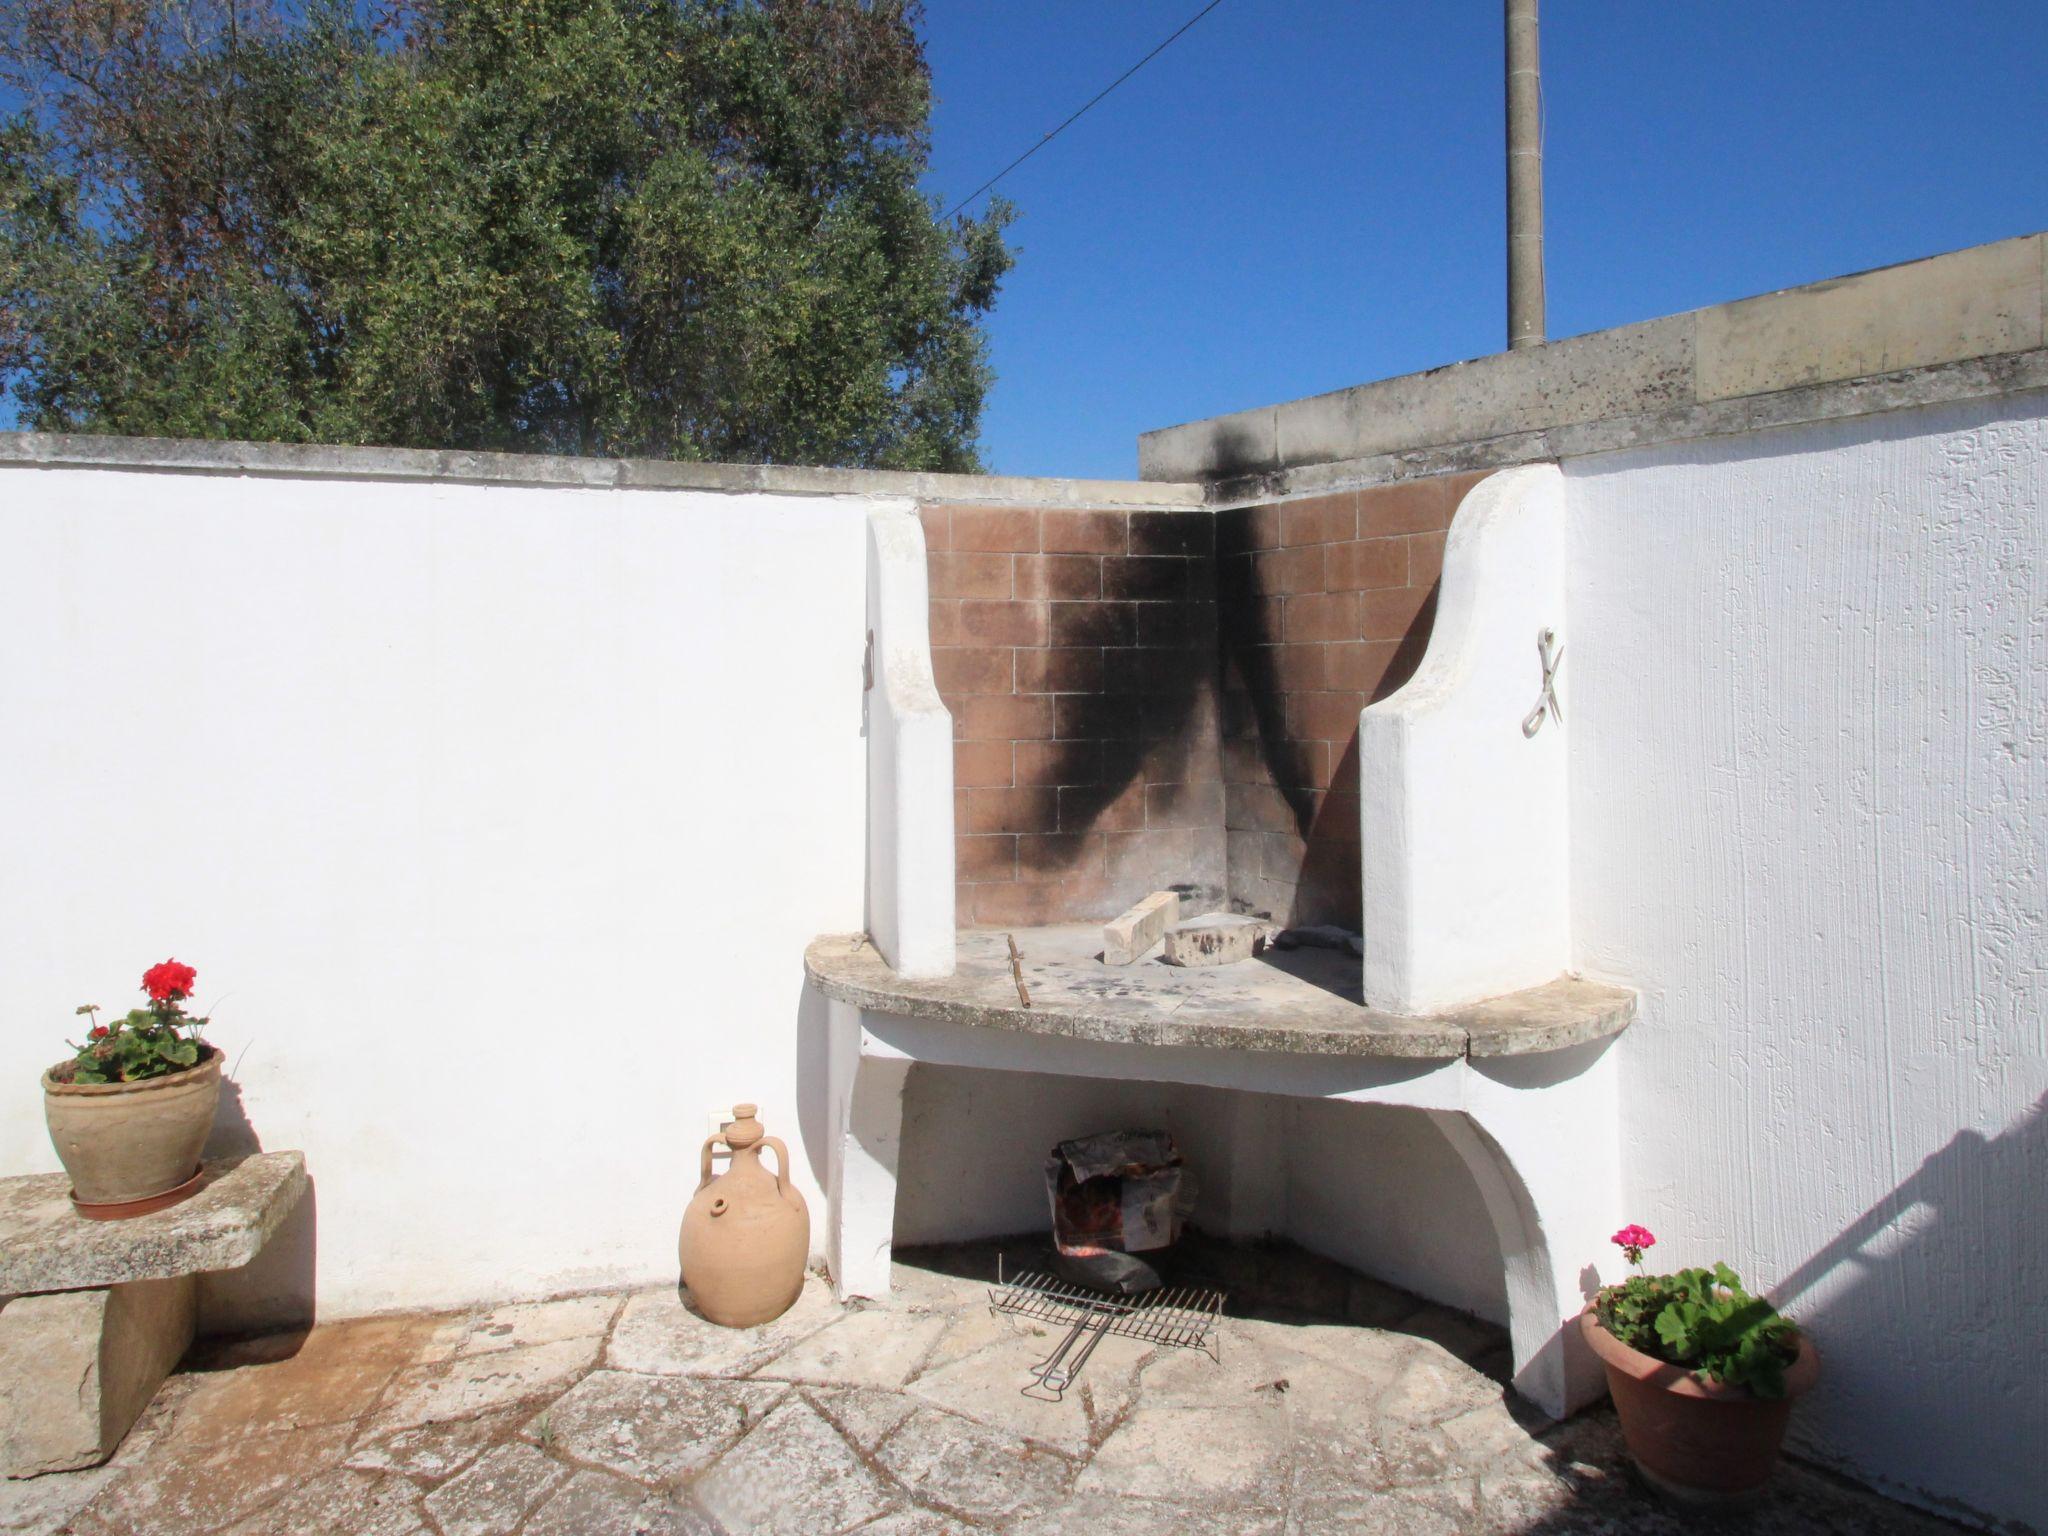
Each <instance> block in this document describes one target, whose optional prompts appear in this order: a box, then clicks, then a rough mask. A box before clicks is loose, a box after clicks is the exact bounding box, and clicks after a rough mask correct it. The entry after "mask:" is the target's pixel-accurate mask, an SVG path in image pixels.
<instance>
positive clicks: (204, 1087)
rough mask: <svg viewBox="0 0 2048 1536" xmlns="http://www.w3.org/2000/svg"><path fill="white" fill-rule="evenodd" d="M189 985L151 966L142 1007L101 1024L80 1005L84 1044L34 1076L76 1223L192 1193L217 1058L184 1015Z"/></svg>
mask: <svg viewBox="0 0 2048 1536" xmlns="http://www.w3.org/2000/svg"><path fill="white" fill-rule="evenodd" d="M198 979H199V975H198V972H196V971H194V970H193V969H192V967H191V966H189V965H181V964H180V963H179V962H177V961H176V960H166V961H164V962H163V963H162V964H161V965H153V966H151V967H150V968H149V969H148V970H147V971H144V972H143V973H142V990H143V991H144V992H145V993H146V994H147V995H148V997H149V1006H148V1007H146V1008H136V1009H133V1010H131V1011H130V1012H129V1013H128V1014H127V1016H126V1017H124V1018H120V1019H117V1020H115V1021H114V1022H113V1023H111V1024H102V1023H101V1022H100V1020H99V1009H98V1007H97V1006H95V1005H94V1004H91V1003H87V1004H86V1005H85V1006H83V1007H81V1008H80V1009H79V1010H78V1012H79V1014H80V1015H82V1016H83V1017H85V1018H88V1019H90V1020H91V1021H92V1022H91V1024H90V1026H89V1027H88V1028H87V1030H86V1037H85V1043H84V1044H83V1045H73V1046H72V1052H73V1054H72V1057H71V1059H70V1060H69V1061H61V1062H59V1063H58V1064H57V1065H56V1066H54V1067H52V1068H50V1070H49V1071H47V1072H45V1073H44V1074H43V1117H44V1119H45V1120H46V1121H47V1122H48V1124H49V1127H50V1140H51V1141H52V1142H54V1143H55V1144H56V1148H57V1156H58V1158H59V1159H60V1160H61V1161H62V1162H63V1164H64V1171H65V1172H66V1173H68V1174H70V1175H71V1200H72V1203H73V1204H74V1205H75V1206H77V1208H78V1210H79V1212H80V1213H81V1214H82V1215H86V1216H91V1217H96V1218H100V1219H110V1218H119V1217H125V1216H141V1215H146V1214H148V1213H149V1212H150V1211H156V1210H162V1209H163V1208H164V1207H165V1206H167V1205H174V1204H176V1203H177V1202H178V1201H179V1200H182V1199H184V1198H185V1197H186V1196H188V1195H190V1194H192V1193H194V1192H195V1191H196V1190H197V1189H198V1187H199V1153H200V1149H201V1148H203V1147H204V1146H205V1145H206V1137H207V1134H208V1132H210V1131H211V1130H212V1129H213V1112H214V1108H215V1106H216V1105H217V1104H218V1103H219V1102H220V1066H221V1055H220V1052H219V1051H218V1050H216V1049H215V1048H214V1047H213V1046H211V1045H208V1044H207V1043H206V1041H205V1040H203V1039H201V1038H200V1033H199V1032H200V1030H201V1029H203V1028H204V1027H205V1025H206V1022H207V1021H206V1020H205V1019H203V1018H195V1017H193V1016H192V1015H190V1014H188V1013H186V1012H185V1001H186V999H187V998H189V997H191V995H192V987H193V984H194V983H195V982H196V981H197V980H198ZM67 1043H69V1042H67Z"/></svg>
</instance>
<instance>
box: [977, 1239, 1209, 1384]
mask: <svg viewBox="0 0 2048 1536" xmlns="http://www.w3.org/2000/svg"><path fill="white" fill-rule="evenodd" d="M988 1299H989V1306H990V1307H991V1308H992V1309H993V1310H995V1311H997V1312H1007V1313H1010V1314H1011V1315H1012V1316H1015V1317H1024V1318H1029V1319H1031V1320H1032V1321H1034V1322H1041V1323H1051V1324H1053V1325H1054V1326H1055V1327H1064V1328H1065V1329H1066V1330H1067V1333H1066V1337H1065V1338H1063V1339H1061V1340H1060V1343H1059V1347H1058V1348H1056V1349H1055V1350H1054V1351H1053V1352H1052V1353H1051V1354H1050V1355H1049V1356H1047V1357H1046V1358H1045V1359H1044V1360H1042V1361H1040V1362H1039V1363H1038V1364H1037V1365H1035V1366H1033V1367H1032V1371H1031V1374H1032V1384H1031V1385H1030V1386H1028V1387H1026V1388H1024V1395H1025V1396H1026V1397H1030V1396H1032V1395H1034V1392H1036V1391H1044V1392H1047V1393H1050V1394H1051V1396H1052V1400H1053V1401H1054V1402H1057V1401H1059V1399H1060V1398H1061V1397H1062V1396H1063V1395H1064V1394H1065V1393H1066V1390H1067V1388H1068V1387H1071V1386H1072V1385H1073V1384H1074V1382H1075V1381H1076V1380H1077V1379H1078V1378H1079V1376H1080V1374H1081V1368H1082V1367H1083V1366H1084V1365H1086V1364H1087V1363H1088V1357H1089V1356H1090V1355H1092V1354H1094V1353H1095V1346H1096V1345H1097V1344H1100V1343H1101V1342H1102V1341H1103V1339H1104V1338H1106V1337H1108V1336H1110V1335H1112V1334H1114V1335H1115V1336H1116V1337H1118V1338H1120V1339H1137V1340H1139V1341H1140V1342H1141V1343H1145V1344H1164V1345H1170V1346H1172V1347H1173V1348H1176V1349H1199V1350H1201V1351H1202V1353H1204V1354H1205V1355H1207V1356H1208V1357H1209V1358H1210V1359H1211V1360H1215V1361H1217V1362H1218V1363H1219V1364H1220V1363H1221V1361H1222V1355H1221V1354H1220V1353H1219V1349H1218V1346H1217V1344H1216V1342H1215V1337H1214V1336H1215V1330H1216V1322H1217V1319H1219V1318H1220V1317H1221V1316H1222V1315H1223V1293H1222V1292H1221V1291H1212V1290H1205V1289H1203V1288H1201V1287H1198V1286H1178V1287H1170V1288H1168V1289H1166V1290H1160V1291H1147V1292H1144V1293H1143V1294H1141V1295H1137V1296H1112V1295H1111V1294H1109V1293H1108V1292H1107V1291H1096V1290H1090V1289H1089V1288H1088V1287H1086V1286H1081V1285H1073V1284H1071V1283H1069V1282H1068V1281H1065V1280H1061V1279H1058V1278H1056V1277H1055V1276H1052V1275H1047V1274H1041V1273H1039V1272H1038V1271H1036V1270H1028V1271H1026V1272H1025V1273H1023V1274H1021V1275H1016V1276H1013V1277H1010V1278H1007V1279H1006V1278H1004V1276H1003V1273H1002V1260H1001V1259H1000V1258H998V1259H997V1261H996V1286H995V1289H994V1290H992V1291H990V1292H989V1297H988Z"/></svg>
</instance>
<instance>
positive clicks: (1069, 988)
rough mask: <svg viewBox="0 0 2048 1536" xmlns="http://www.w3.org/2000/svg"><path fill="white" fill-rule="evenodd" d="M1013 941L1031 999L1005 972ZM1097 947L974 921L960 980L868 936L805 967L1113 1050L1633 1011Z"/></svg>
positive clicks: (866, 1002) (1565, 991) (831, 993)
mask: <svg viewBox="0 0 2048 1536" xmlns="http://www.w3.org/2000/svg"><path fill="white" fill-rule="evenodd" d="M1013 935H1014V937H1015V938H1016V941H1017V948H1018V950H1019V952H1020V953H1021V955H1022V957H1023V967H1022V968H1023V972H1024V983H1025V986H1026V988H1027V989H1028V990H1029V992H1030V994H1031V1002H1030V1006H1029V1007H1026V1006H1025V1005H1024V1004H1023V1002H1022V1001H1021V1000H1020V999H1019V998H1018V995H1017V986H1016V981H1015V979H1014V977H1013V976H1012V975H1011V971H1010V960H1009V947H1008V940H1009V939H1010V938H1011V937H1012V936H1013ZM1101 949H1102V927H1101V925H1100V924H1058V925H1055V926H1052V927H1046V928H1030V929H1024V928H1019V929H1015V930H1008V931H999V930H994V929H969V930H965V931H963V932H962V933H961V934H960V937H959V946H958V954H959V959H958V966H957V969H956V970H955V971H954V973H953V974H952V975H951V976H947V977H942V978H938V979H935V980H912V979H910V978H907V977H903V976H898V975H897V974H896V973H895V972H894V971H893V970H891V969H890V968H889V966H888V964H887V962H885V961H884V960H883V959H882V958H881V956H880V955H879V954H878V953H877V952H876V950H875V946H874V945H873V944H871V943H868V942H866V941H865V940H864V939H862V938H860V937H859V936H857V935H851V934H834V935H828V936H826V937H823V938H819V939H816V940H813V941H812V943H811V946H810V948H809V949H807V950H806V951H805V952H804V972H805V974H806V975H807V976H808V977H809V978H810V981H811V984H812V985H813V986H815V987H817V988H818V990H819V991H820V992H822V993H823V994H824V995H825V996H826V997H829V998H832V999H834V1000H835V1001H838V1002H843V1003H850V1004H852V1005H853V1006H855V1007H858V1008H866V1009H870V1010H872V1011H874V1012H877V1013H893V1014H899V1015H903V1016H906V1017H909V1018H920V1019H937V1020H939V1021H941V1022H944V1023H949V1024H958V1025H962V1026H965V1027H968V1028H978V1029H1000V1030H1009V1031H1016V1032H1022V1033H1025V1034H1038V1035H1052V1036H1059V1037H1064V1038H1067V1039H1074V1040H1094V1041H1099V1042H1103V1043H1106V1044H1111V1045H1164V1046H1196V1047H1202V1048H1207V1049H1213V1050H1228V1051H1259V1052H1270V1053H1282V1054H1290V1055H1308V1056H1392V1057H1403V1058H1408V1059H1411V1060H1413V1059H1420V1060H1438V1061H1442V1060H1452V1059H1455V1058H1458V1057H1461V1056H1471V1057H1480V1056H1521V1055H1528V1054H1530V1053H1532V1052H1537V1051H1554V1050H1561V1049H1563V1048H1564V1047H1566V1046H1572V1045H1583V1044H1585V1043H1586V1042H1588V1041H1592V1040H1601V1039H1605V1038H1606V1037H1608V1036H1610V1035H1617V1034H1620V1033H1621V1032H1622V1031H1623V1030H1624V1029H1626V1028H1628V1026H1629V1024H1630V1023H1631V1022H1633V1020H1634V1019H1635V1011H1636V1002H1635V994H1634V993H1633V992H1631V991H1630V990H1628V989H1627V988H1626V987H1616V986H1609V985H1607V984H1605V983H1602V982H1596V981H1583V980H1580V979H1578V978H1576V977H1560V978H1559V979H1558V980H1556V981H1553V982H1549V983H1547V984H1545V985H1543V986H1540V987H1532V988H1530V989H1528V990H1527V991H1524V992H1517V993H1513V994H1510V995H1509V996H1507V997H1503V998H1493V999H1490V1000H1488V1001H1486V1002H1482V1003H1473V1004H1471V1005H1469V1006H1466V1007H1462V1008H1457V1009H1454V1010H1452V1011H1450V1012H1448V1013H1445V1014H1443V1015H1441V1016H1438V1017H1433V1018H1424V1019H1418V1018H1407V1017H1403V1016H1401V1015H1399V1014H1392V1013H1383V1012H1379V1011H1377V1010H1375V1009H1371V1008H1367V1007H1365V1006H1364V1005H1363V1004H1362V1003H1361V1002H1360V1001H1359V986H1360V982H1361V979H1362V972H1361V968H1360V966H1359V963H1358V961H1357V960H1356V959H1354V958H1352V957H1351V956H1349V955H1345V954H1338V953H1337V952H1335V951H1331V950H1322V949H1311V948H1302V949H1297V950H1293V951H1290V952H1288V953H1286V954H1280V955H1275V956H1272V957H1270V960H1269V961H1259V960H1247V961H1242V962H1240V963H1238V964H1236V965H1225V966H1214V967H1204V968H1198V969H1189V968H1185V967H1180V966H1170V965H1166V964H1164V963H1162V962H1161V961H1160V960H1159V959H1158V958H1157V957H1156V956H1154V957H1152V958H1148V959H1141V960H1139V961H1137V962H1136V963H1135V964H1132V965H1127V966H1110V965H1104V964H1103V963H1102V962H1100V961H1099V960H1097V959H1096V958H1095V957H1096V955H1097V954H1098V953H1099V952H1100V951H1101Z"/></svg>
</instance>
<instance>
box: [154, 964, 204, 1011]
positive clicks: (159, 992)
mask: <svg viewBox="0 0 2048 1536" xmlns="http://www.w3.org/2000/svg"><path fill="white" fill-rule="evenodd" d="M198 979H199V973H198V972H197V971H195V970H193V969H192V967H191V966H189V965H180V964H179V963H178V962H177V961H175V960H166V961H164V962H163V963H162V964H160V965H152V966H151V967H150V968H149V969H148V970H146V971H144V972H143V973H142V990H143V991H145V992H147V993H148V994H149V1000H150V1001H151V1002H152V1003H176V1002H182V1001H184V999H186V998H188V997H190V996H191V995H192V983H194V982H195V981H197V980H198Z"/></svg>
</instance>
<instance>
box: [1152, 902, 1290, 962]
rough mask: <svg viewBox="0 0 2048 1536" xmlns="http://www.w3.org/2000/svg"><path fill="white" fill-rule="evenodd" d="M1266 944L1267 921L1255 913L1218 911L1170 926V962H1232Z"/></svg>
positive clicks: (1168, 945)
mask: <svg viewBox="0 0 2048 1536" xmlns="http://www.w3.org/2000/svg"><path fill="white" fill-rule="evenodd" d="M1265 947H1266V925H1265V924H1264V923H1262V922H1260V921H1259V920H1258V919H1257V918H1255V917H1236V916H1232V915H1229V914H1225V913H1216V914H1214V915H1212V916H1209V917H1198V918H1196V919H1195V920H1194V921H1193V922H1189V923H1176V924H1174V925H1173V926H1172V927H1171V928H1169V929H1167V930H1166V955H1165V960H1166V963H1167V964H1168V965H1190V966H1192V965H1231V964H1234V963H1236V962H1237V961H1239V960H1249V959H1251V958H1252V957H1253V956H1254V955H1256V954H1258V953H1259V952H1260V951H1261V950H1263V949H1264V948H1265Z"/></svg>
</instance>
